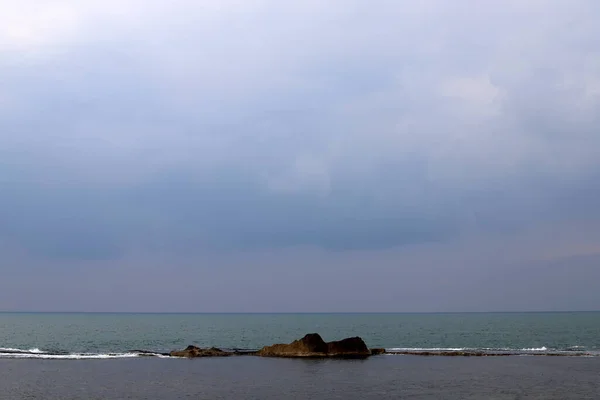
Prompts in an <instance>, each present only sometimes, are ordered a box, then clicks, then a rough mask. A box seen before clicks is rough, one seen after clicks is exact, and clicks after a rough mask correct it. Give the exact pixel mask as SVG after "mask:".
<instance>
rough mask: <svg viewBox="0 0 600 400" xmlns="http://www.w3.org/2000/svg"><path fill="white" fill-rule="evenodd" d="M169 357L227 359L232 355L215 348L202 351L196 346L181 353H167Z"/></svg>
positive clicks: (189, 347)
mask: <svg viewBox="0 0 600 400" xmlns="http://www.w3.org/2000/svg"><path fill="white" fill-rule="evenodd" d="M169 355H170V356H171V357H188V358H196V357H227V356H230V355H232V353H229V352H226V351H223V350H221V349H217V348H216V347H211V348H209V349H202V348H200V347H196V346H188V347H186V348H185V350H181V351H172V352H171V353H169Z"/></svg>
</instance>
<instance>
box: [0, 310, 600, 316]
mask: <svg viewBox="0 0 600 400" xmlns="http://www.w3.org/2000/svg"><path fill="white" fill-rule="evenodd" d="M597 312H600V310H546V311H544V310H529V311H510V310H508V311H315V312H311V311H297V312H296V311H289V312H288V311H279V312H268V311H267V312H261V311H256V312H235V311H230V312H228V311H223V312H218V311H216V312H211V311H197V312H195V311H192V312H185V311H183V312H177V311H167V312H160V311H0V314H157V315H158V314H174V315H178V314H190V315H211V314H231V315H276V314H287V315H303V314H323V315H328V314H552V313H597Z"/></svg>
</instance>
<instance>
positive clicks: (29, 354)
mask: <svg viewBox="0 0 600 400" xmlns="http://www.w3.org/2000/svg"><path fill="white" fill-rule="evenodd" d="M135 357H158V358H171V357H169V356H168V355H166V354H162V353H154V352H150V351H129V352H119V353H62V352H50V351H42V350H40V349H38V348H32V349H28V350H24V349H15V348H11V347H0V358H13V359H15V358H16V359H42V360H109V359H115V358H135Z"/></svg>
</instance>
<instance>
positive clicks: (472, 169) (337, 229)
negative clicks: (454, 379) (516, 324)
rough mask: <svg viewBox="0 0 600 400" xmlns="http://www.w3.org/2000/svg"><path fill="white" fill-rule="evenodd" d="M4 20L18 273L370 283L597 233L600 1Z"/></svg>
mask: <svg viewBox="0 0 600 400" xmlns="http://www.w3.org/2000/svg"><path fill="white" fill-rule="evenodd" d="M0 8H1V9H2V12H0V76H1V77H2V81H1V82H0V243H2V246H3V248H5V249H6V251H5V256H4V257H5V259H6V260H8V259H9V257H14V258H11V260H12V261H10V262H11V263H16V264H22V265H28V266H31V268H34V266H35V265H37V266H38V267H35V268H38V269H43V268H42V267H41V266H42V265H46V263H50V264H52V263H54V262H58V263H59V264H60V263H64V266H57V267H52V268H54V271H55V272H56V271H57V270H60V269H61V268H65V269H68V270H69V271H72V267H68V266H69V265H72V264H71V263H75V264H77V263H81V265H84V264H85V265H87V263H89V262H91V263H97V262H99V263H102V265H103V266H104V267H103V268H108V269H109V270H110V268H112V267H111V266H114V265H122V263H123V262H124V260H130V261H128V262H129V265H133V264H135V265H137V264H143V263H146V262H147V261H143V260H142V258H140V259H136V260H134V258H135V257H137V256H139V255H140V254H146V255H147V254H154V253H157V254H158V253H160V254H168V255H170V256H169V257H172V259H175V258H177V259H179V258H184V259H187V260H188V261H189V260H194V259H198V260H200V259H201V258H202V257H204V256H205V255H206V254H211V256H210V257H213V258H211V260H212V261H211V262H212V263H215V264H218V263H219V261H218V260H219V259H220V258H219V257H225V255H226V254H228V253H232V252H233V253H235V252H248V251H250V252H255V253H256V254H268V253H269V252H273V253H274V254H282V255H281V257H286V258H285V259H282V263H285V261H284V260H287V257H292V258H294V257H300V255H301V254H303V252H306V251H309V250H306V249H312V250H310V251H317V252H320V251H326V252H327V251H331V250H333V251H335V252H340V251H341V252H347V253H348V252H349V253H348V254H350V253H352V252H355V251H366V252H367V253H368V254H372V257H373V263H376V262H377V261H375V260H381V257H382V256H381V254H384V253H385V252H386V251H396V250H397V249H399V248H405V247H408V248H413V247H414V246H431V248H432V249H436V248H438V247H436V246H447V245H450V244H451V243H457V241H461V240H466V239H464V238H472V239H469V240H475V239H474V238H478V237H489V238H494V240H505V239H507V238H510V237H517V236H518V235H523V234H525V233H524V232H538V233H537V234H538V235H541V236H542V237H544V232H546V231H545V230H547V229H552V230H554V229H559V230H560V229H562V227H564V226H570V227H571V226H577V227H579V229H580V231H581V232H590V235H592V232H595V229H596V227H597V226H598V223H599V222H600V221H598V220H599V219H600V218H599V217H600V214H598V211H597V206H596V204H598V203H599V202H600V190H599V189H598V185H596V184H595V182H597V181H598V179H599V178H600V134H598V132H600V129H599V128H600V124H599V122H600V121H599V118H600V113H598V110H599V108H600V45H599V44H598V42H597V40H596V38H597V37H598V36H599V35H600V29H599V28H597V27H596V25H597V23H596V21H597V19H598V17H600V6H599V5H598V4H597V2H595V1H576V2H571V3H569V4H567V3H566V2H562V1H558V0H557V1H489V2H486V3H485V4H483V3H482V4H477V5H473V3H472V2H468V1H462V0H460V1H455V2H447V1H442V0H430V1H423V2H419V4H416V3H415V2H408V1H406V2H398V1H386V0H381V1H377V2H375V3H373V2H364V1H354V0H351V1H330V2H326V4H323V2H316V1H305V2H299V3H298V4H291V3H282V2H275V1H262V0H260V1H259V0H252V1H243V2H240V1H233V0H229V1H219V2H214V1H200V2H198V1H187V0H179V1H176V2H172V3H166V2H161V1H144V2H141V1H137V0H125V1H102V2H101V1H87V2H84V3H81V2H74V1H67V0H63V1H47V2H44V4H43V5H40V4H39V2H36V1H25V2H20V3H19V4H17V3H14V4H12V3H10V4H9V3H8V2H1V3H0ZM497 235H500V236H497ZM490 240H491V239H490ZM473 243H475V242H473ZM569 243H571V242H569ZM571 245H572V246H575V247H577V244H576V243H571ZM575 247H574V248H575ZM294 249H296V250H294ZM303 249H304V250H303ZM395 249H396V250H395ZM538 250H539V249H538ZM287 251H291V253H287ZM398 251H400V250H398ZM407 251H408V250H407ZM465 251H466V250H465ZM535 251H537V250H535ZM571 253H572V252H571ZM253 254H254V253H253ZM284 254H285V255H284ZM290 254H295V255H294V256H291V255H290ZM219 255H220V256H219ZM538 256H539V254H538V253H535V252H534V250H532V249H530V250H527V249H520V253H519V257H521V259H522V262H523V263H525V261H526V260H527V262H529V261H530V260H532V259H536V258H537V257H538ZM132 257H133V258H132ZM215 257H216V258H215ZM336 257H344V256H343V254H338V256H336ZM398 257H400V256H398ZM132 260H133V261H132ZM336 260H337V261H336V263H343V261H342V260H343V258H340V259H336ZM7 262H8V261H7ZM191 262H192V263H193V261H191ZM381 262H383V261H381ZM386 262H387V261H386ZM481 262H482V261H481V260H480V261H478V263H479V264H478V265H480V264H481ZM182 263H183V261H182ZM255 263H256V265H260V264H261V261H259V260H258V259H256V260H255ZM367 264H368V262H367ZM384 264H385V263H384ZM11 265H13V264H11ZM60 265H63V264H60ZM386 265H387V264H386ZM28 268H29V267H28ZM44 268H45V267H44ZM165 268H167V267H165ZM253 268H258V267H253ZM282 268H283V267H282ZM306 268H307V271H309V273H310V271H311V269H310V268H311V267H310V266H306ZM315 268H317V267H315ZM318 268H325V266H321V267H318ZM330 268H334V269H335V268H338V267H337V266H331V267H330ZM432 268H433V269H432V270H431V271H430V272H431V273H432V274H433V273H434V271H435V270H436V269H435V268H434V267H432ZM474 268H475V266H474ZM36 270H37V269H36ZM242 270H244V268H242V267H240V271H242ZM389 271H393V269H390V270H389ZM389 271H388V272H389ZM497 271H499V272H498V273H501V272H502V271H503V269H502V267H501V266H498V269H497ZM244 273H247V272H244ZM386 273H387V272H386ZM389 273H391V272H389ZM396 273H397V274H398V275H399V276H401V275H402V274H403V270H402V268H400V267H398V269H397V270H396ZM107 274H108V276H111V275H110V272H107ZM356 274H359V273H358V272H357V273H356ZM359 275H360V274H359ZM82 279H83V278H82ZM381 301H382V300H378V301H373V302H372V304H373V308H377V305H378V304H381ZM458 303H460V302H458V300H457V303H456V304H458ZM257 307H258V306H257ZM290 307H291V306H290ZM490 307H491V306H490ZM499 307H501V305H499ZM233 308H235V307H233ZM258 308H260V307H258ZM292 308H293V307H292ZM425 308H427V307H425ZM430 308H431V307H430ZM433 308H435V307H433Z"/></svg>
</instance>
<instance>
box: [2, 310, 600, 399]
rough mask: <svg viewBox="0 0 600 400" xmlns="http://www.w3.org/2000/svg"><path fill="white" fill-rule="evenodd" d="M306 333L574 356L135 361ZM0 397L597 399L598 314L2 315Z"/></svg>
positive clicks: (384, 343) (393, 344) (395, 344)
mask: <svg viewBox="0 0 600 400" xmlns="http://www.w3.org/2000/svg"><path fill="white" fill-rule="evenodd" d="M308 332H319V333H321V334H322V335H323V337H324V338H325V339H326V340H333V339H340V338H343V337H347V336H352V335H360V336H362V337H363V338H364V339H365V341H366V342H367V344H368V345H369V346H371V347H386V348H389V349H391V348H412V349H431V348H445V349H459V348H469V349H513V350H521V349H527V350H523V351H520V354H529V353H535V354H544V353H551V352H553V351H561V352H566V353H568V354H571V353H573V354H574V353H575V352H585V353H586V354H587V355H588V356H584V357H581V356H577V357H529V356H513V357H466V358H464V357H418V356H401V355H382V356H375V357H371V358H369V359H367V360H286V359H266V358H258V357H233V358H226V359H195V360H187V359H174V358H168V357H167V358H159V357H140V356H139V354H136V353H132V352H129V351H130V350H134V349H143V350H150V351H156V352H165V351H168V350H172V349H178V348H182V347H185V346H187V345H188V344H197V345H200V346H209V345H215V346H219V347H224V348H246V349H253V348H259V347H261V346H263V345H266V344H271V343H274V342H289V341H291V340H293V339H296V338H298V337H301V336H302V335H304V334H305V333H308ZM0 348H1V349H0V399H10V400H13V399H14V400H18V399H157V400H158V399H160V400H162V399H185V398H189V399H198V398H202V399H282V398H285V399H350V400H353V399H371V398H372V399H396V398H411V399H481V398H485V399H522V398H528V399H529V398H532V399H597V398H598V396H599V395H600V379H599V378H598V377H599V376H600V357H598V356H597V355H600V313H554V314H553V313H524V314H511V313H507V314H255V315H248V314H245V315H236V314H221V315H214V314H29V313H23V314H10V313H4V314H2V313H0Z"/></svg>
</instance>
